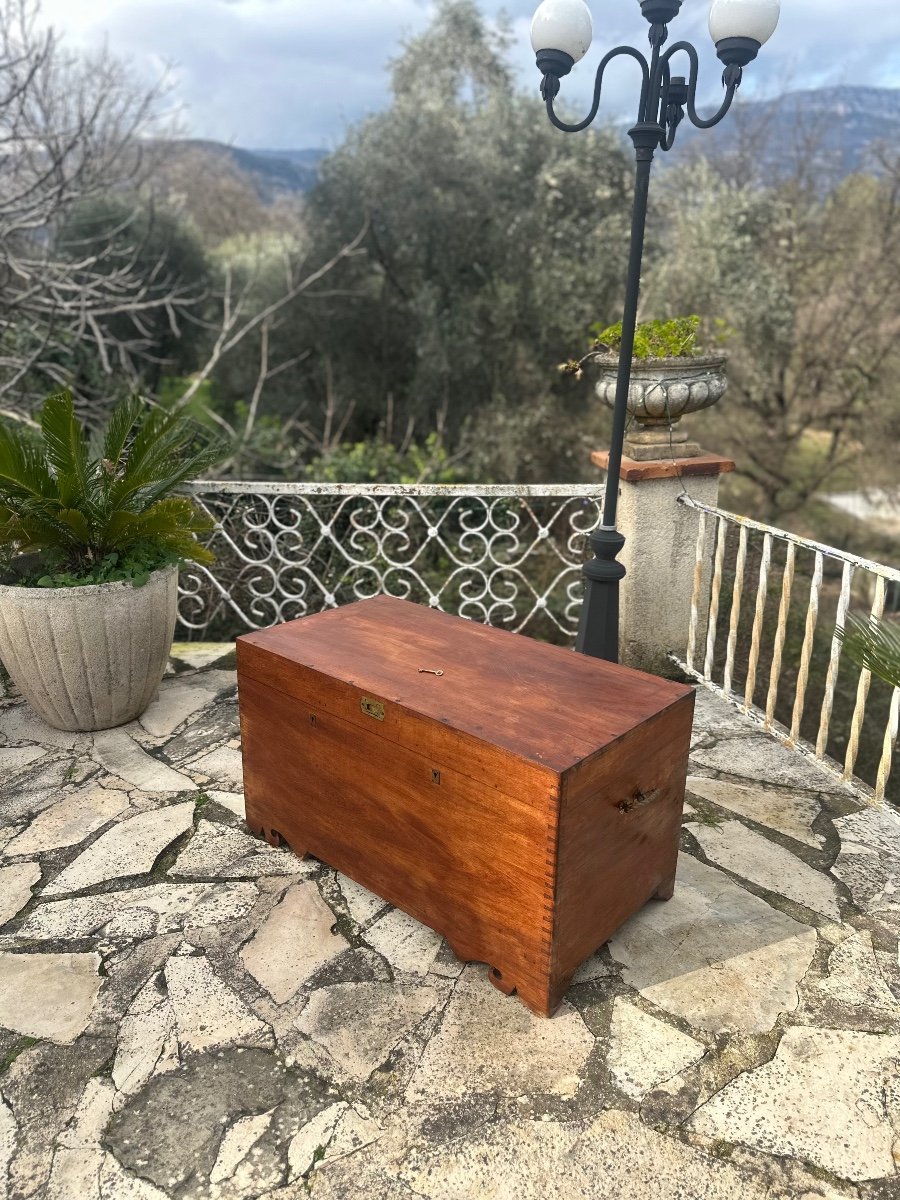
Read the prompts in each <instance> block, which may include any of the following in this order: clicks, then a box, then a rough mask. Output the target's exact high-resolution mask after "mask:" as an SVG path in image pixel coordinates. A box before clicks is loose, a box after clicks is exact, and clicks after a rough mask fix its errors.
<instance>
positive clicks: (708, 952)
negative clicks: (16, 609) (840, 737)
mask: <svg viewBox="0 0 900 1200" xmlns="http://www.w3.org/2000/svg"><path fill="white" fill-rule="evenodd" d="M175 654H176V656H175V657H174V658H173V662H172V667H171V673H170V675H169V677H167V679H166V680H165V681H164V683H163V686H162V688H161V691H160V695H159V698H158V699H157V700H156V702H155V703H154V704H153V705H152V707H151V708H150V709H149V711H148V712H147V713H146V714H145V715H144V717H143V718H142V719H141V721H140V722H136V723H135V724H133V725H131V726H128V727H126V728H124V729H117V730H111V731H108V732H105V733H99V734H96V735H94V736H91V735H76V734H67V733H60V732H58V731H56V730H52V729H50V728H48V727H47V726H46V725H43V724H42V723H41V722H40V721H39V720H38V719H37V718H36V717H33V716H32V715H31V713H30V711H29V710H28V709H27V708H26V707H25V706H24V705H23V704H22V703H21V702H20V701H18V700H16V699H14V698H13V699H7V700H6V701H3V702H2V703H0V770H2V772H3V776H4V784H3V788H2V793H0V795H2V799H0V1197H4V1196H9V1197H12V1198H14V1200H23V1198H25V1197H42V1198H43V1197H46V1198H47V1200H98V1198H102V1200H163V1198H164V1197H172V1198H175V1197H177V1198H181V1197H209V1198H212V1197H222V1198H228V1200H232V1198H233V1200H244V1198H247V1200H249V1198H250V1197H271V1198H272V1200H276V1198H277V1200H288V1198H289V1197H290V1198H294V1197H296V1198H306V1197H308V1196H310V1195H312V1196H314V1197H323V1198H328V1200H350V1198H356V1197H360V1198H365V1200H380V1198H386V1197H392V1198H393V1197H398V1198H413V1197H427V1198H428V1200H468V1198H469V1197H472V1198H481V1197H491V1198H493V1200H506V1198H509V1200H513V1198H515V1200H532V1198H533V1200H545V1198H547V1197H554V1198H560V1200H568V1198H570V1197H571V1198H574V1197H581V1198H584V1197H589V1198H598V1200H601V1198H602V1200H606V1198H610V1200H620V1198H621V1200H631V1198H634V1200H654V1198H658V1200H720V1198H721V1200H725V1198H729V1200H730V1198H732V1197H735V1198H737V1197H739V1198H740V1200H764V1198H765V1200H779V1198H787V1197H796V1198H797V1200H801V1198H804V1200H812V1198H814V1197H819V1198H823V1200H835V1198H837V1197H856V1198H857V1200H876V1198H877V1200H887V1198H888V1197H894V1198H896V1197H898V1196H900V1069H898V1060H900V1000H898V997H900V963H898V951H897V939H898V935H900V892H898V888H900V818H898V815H897V814H896V813H895V812H893V811H892V810H885V809H881V810H878V809H873V808H867V807H864V806H862V805H861V804H860V803H859V802H857V801H855V800H854V799H853V797H852V796H851V795H850V794H849V793H847V792H846V791H844V790H843V789H841V788H840V786H839V785H837V784H835V783H834V782H832V780H831V779H830V778H829V777H827V776H825V775H824V774H821V773H820V772H819V771H818V769H817V768H816V767H814V766H812V765H810V764H808V763H807V762H806V761H805V760H803V759H802V758H801V757H800V756H799V755H798V754H796V753H792V752H791V751H789V750H786V749H784V748H782V747H781V746H779V745H778V744H776V743H775V742H773V741H771V740H770V739H768V738H767V737H766V736H765V735H763V734H761V733H759V732H757V731H755V729H754V727H753V726H751V725H750V724H748V723H747V722H746V721H744V720H743V719H742V718H741V717H740V716H739V715H737V714H736V713H734V712H733V711H732V710H730V709H728V708H727V707H726V706H725V705H724V704H722V703H721V702H719V701H718V700H716V699H714V698H713V697H711V696H710V695H709V694H707V693H701V694H700V695H698V704H697V720H696V726H695V729H696V734H695V739H694V748H693V763H692V775H691V778H690V780H689V795H688V805H687V807H686V812H685V823H684V832H683V843H682V847H683V854H682V858H681V864H680V870H679V879H680V882H679V886H678V888H677V890H676V893H675V897H674V899H672V900H671V901H669V902H668V903H665V904H663V903H658V902H655V903H651V904H649V905H648V906H647V907H646V908H645V909H644V910H643V911H642V912H641V913H640V914H639V915H638V916H636V917H634V918H633V919H632V920H631V921H630V922H629V923H628V924H627V925H626V926H625V927H624V928H623V929H621V930H620V932H619V933H618V934H617V935H616V936H615V937H614V938H613V940H612V941H611V942H610V943H609V945H607V946H605V947H604V948H603V949H602V950H601V951H600V952H599V953H598V954H597V955H596V956H595V957H594V958H593V959H591V960H590V961H589V962H588V963H586V964H585V966H584V967H583V968H582V969H581V970H580V972H579V973H578V976H577V978H576V981H575V983H574V985H573V987H572V988H571V990H570V992H569V995H568V997H567V1000H566V1002H565V1003H564V1005H563V1007H562V1009H561V1010H560V1012H559V1014H558V1015H557V1016H556V1017H555V1018H554V1019H553V1020H550V1021H547V1020H541V1019H539V1018H536V1017H533V1016H531V1014H530V1013H528V1012H527V1011H526V1010H525V1009H524V1008H523V1007H522V1006H521V1005H520V1004H519V1003H518V1001H516V1000H515V999H508V998H506V997H504V996H502V995H501V994H500V993H499V992H498V991H496V990H495V989H494V988H493V987H492V986H491V984H490V983H489V982H488V980H487V978H486V975H485V970H484V968H483V967H482V966H479V965H477V964H469V965H465V966H464V965H463V964H461V963H459V962H457V961H456V960H455V959H454V957H453V955H452V954H451V953H450V952H449V951H448V949H447V947H446V946H445V945H444V944H443V943H442V941H441V939H440V938H439V937H438V936H437V935H435V934H434V933H432V932H431V931H430V930H428V929H425V928H423V927H422V926H420V925H419V924H417V923H416V922H415V921H413V920H411V919H410V918H409V917H407V916H406V915H405V914H403V913H401V912H399V911H396V910H392V909H391V908H390V907H389V906H387V905H385V904H383V903H382V901H381V900H379V899H378V898H377V897H375V896H373V895H371V894H370V893H369V892H367V891H365V890H364V889H363V888H361V887H359V886H358V885H357V884H355V883H352V882H351V881H350V880H348V879H345V878H342V877H341V876H340V875H338V874H336V873H335V872H334V871H333V870H331V869H329V868H328V867H326V866H324V865H322V864H320V863H318V862H315V861H313V860H305V861H299V860H298V859H296V858H295V857H294V856H293V855H292V854H291V853H290V852H289V851H288V850H286V849H282V850H273V849H271V848H270V847H268V846H267V845H266V844H265V843H263V842H261V841H258V840H256V839H254V838H252V837H250V836H249V835H248V834H247V833H246V831H245V830H244V828H243V823H242V812H243V809H242V795H241V760H240V747H239V742H238V722H237V706H236V700H235V686H234V684H235V680H234V674H233V655H232V653H231V648H230V647H228V646H219V647H210V646H194V647H188V646H180V647H176V648H175Z"/></svg>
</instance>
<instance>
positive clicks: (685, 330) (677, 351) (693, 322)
mask: <svg viewBox="0 0 900 1200" xmlns="http://www.w3.org/2000/svg"><path fill="white" fill-rule="evenodd" d="M591 331H592V332H593V333H595V334H596V335H597V336H596V340H595V342H594V349H595V350H609V351H616V350H618V349H619V347H620V346H621V344H622V322H621V321H619V322H618V323H617V324H616V325H609V326H607V328H606V329H601V328H599V326H597V325H593V326H591ZM699 332H700V318H699V317H697V316H692V317H674V318H673V319H672V320H671V321H643V322H642V323H641V324H640V325H638V327H637V329H636V330H635V334H634V353H633V356H632V357H633V358H636V359H644V358H692V357H693V356H694V355H696V354H700V353H701V351H700V350H699V349H698V347H697V335H698V333H699Z"/></svg>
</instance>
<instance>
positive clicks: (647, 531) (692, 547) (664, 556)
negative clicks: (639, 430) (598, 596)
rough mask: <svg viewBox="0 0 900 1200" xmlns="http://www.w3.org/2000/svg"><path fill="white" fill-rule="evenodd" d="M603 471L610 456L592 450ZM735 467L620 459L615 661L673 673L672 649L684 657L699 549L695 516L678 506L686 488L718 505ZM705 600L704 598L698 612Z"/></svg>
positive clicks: (704, 458) (702, 459)
mask: <svg viewBox="0 0 900 1200" xmlns="http://www.w3.org/2000/svg"><path fill="white" fill-rule="evenodd" d="M591 459H592V461H593V463H594V464H595V465H596V466H598V467H600V469H601V470H605V469H606V466H607V463H608V461H609V454H608V452H607V451H605V450H598V451H595V452H594V453H593V454H592V455H591ZM733 470H734V463H733V462H732V461H731V459H728V458H721V457H719V456H718V455H715V454H700V455H697V456H694V457H691V458H669V459H657V460H654V461H649V462H636V461H634V460H633V459H630V458H623V459H622V471H621V482H620V487H619V506H618V527H619V531H620V532H621V533H622V534H623V535H624V537H625V546H624V549H623V550H622V553H621V554H620V555H619V560H620V562H621V563H622V564H623V566H624V567H625V570H626V575H625V578H624V579H623V581H622V583H621V585H620V588H621V592H620V600H619V655H620V661H621V662H622V663H623V664H624V665H625V666H628V667H635V668H637V669H638V670H640V671H650V672H652V673H653V674H655V675H671V674H672V672H673V667H672V663H671V662H670V661H669V658H668V654H669V651H674V652H675V653H676V654H677V655H678V656H679V658H682V659H683V658H684V656H685V652H686V649H687V637H688V623H689V622H690V619H691V593H692V591H693V586H694V563H695V561H696V549H697V526H698V520H699V513H697V511H696V510H694V509H691V508H688V507H686V506H685V505H683V504H679V503H678V497H679V496H680V495H681V493H682V492H683V491H687V492H688V494H689V495H690V496H691V497H692V498H693V499H694V500H697V501H699V502H700V503H701V504H709V505H716V504H717V503H718V498H719V476H720V475H722V474H724V473H726V472H728V471H733ZM712 524H713V523H712V522H708V524H707V529H708V539H709V541H708V545H707V549H706V554H705V556H704V559H705V562H706V564H707V570H706V578H705V580H704V592H705V595H706V596H708V594H709V593H708V589H709V579H710V576H711V567H712V557H713V539H714V532H713V530H712ZM703 603H704V597H703V596H702V597H701V610H700V611H701V613H702V612H703V611H704V609H703Z"/></svg>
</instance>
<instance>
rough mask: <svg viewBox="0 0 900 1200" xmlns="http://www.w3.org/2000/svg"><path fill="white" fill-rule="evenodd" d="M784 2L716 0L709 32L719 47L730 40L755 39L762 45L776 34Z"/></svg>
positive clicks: (779, 0) (710, 17) (714, 0)
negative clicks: (719, 44)
mask: <svg viewBox="0 0 900 1200" xmlns="http://www.w3.org/2000/svg"><path fill="white" fill-rule="evenodd" d="M780 15H781V0H713V3H712V7H711V8H710V10H709V32H710V36H711V37H712V40H713V41H714V42H715V43H716V44H718V43H719V42H722V41H725V40H726V38H751V39H752V40H753V41H754V42H759V44H760V45H761V46H762V45H763V43H765V42H767V41H768V40H769V38H770V37H771V36H772V34H773V33H774V32H775V26H776V25H777V24H778V18H779V16H780Z"/></svg>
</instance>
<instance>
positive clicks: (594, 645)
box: [575, 525, 625, 662]
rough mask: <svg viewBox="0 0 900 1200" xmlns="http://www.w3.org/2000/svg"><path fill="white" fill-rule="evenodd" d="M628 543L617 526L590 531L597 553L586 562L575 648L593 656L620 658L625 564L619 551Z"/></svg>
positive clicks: (592, 543) (608, 659)
mask: <svg viewBox="0 0 900 1200" xmlns="http://www.w3.org/2000/svg"><path fill="white" fill-rule="evenodd" d="M624 545H625V538H624V537H623V536H622V534H621V533H619V531H618V529H609V528H608V527H605V526H602V525H601V526H600V528H599V529H595V530H594V532H593V533H592V534H591V549H592V550H593V552H594V557H593V558H592V559H591V561H590V562H588V563H585V564H584V600H583V601H582V604H581V619H580V621H579V625H578V638H577V640H576V642H575V649H576V650H577V651H579V653H581V654H587V655H589V656H590V657H591V658H605V659H606V661H607V662H618V661H619V582H620V580H622V579H624V578H625V568H624V566H623V565H622V564H621V563H620V562H618V561H617V555H618V554H619V551H620V550H621V549H622V547H623V546H624Z"/></svg>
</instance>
